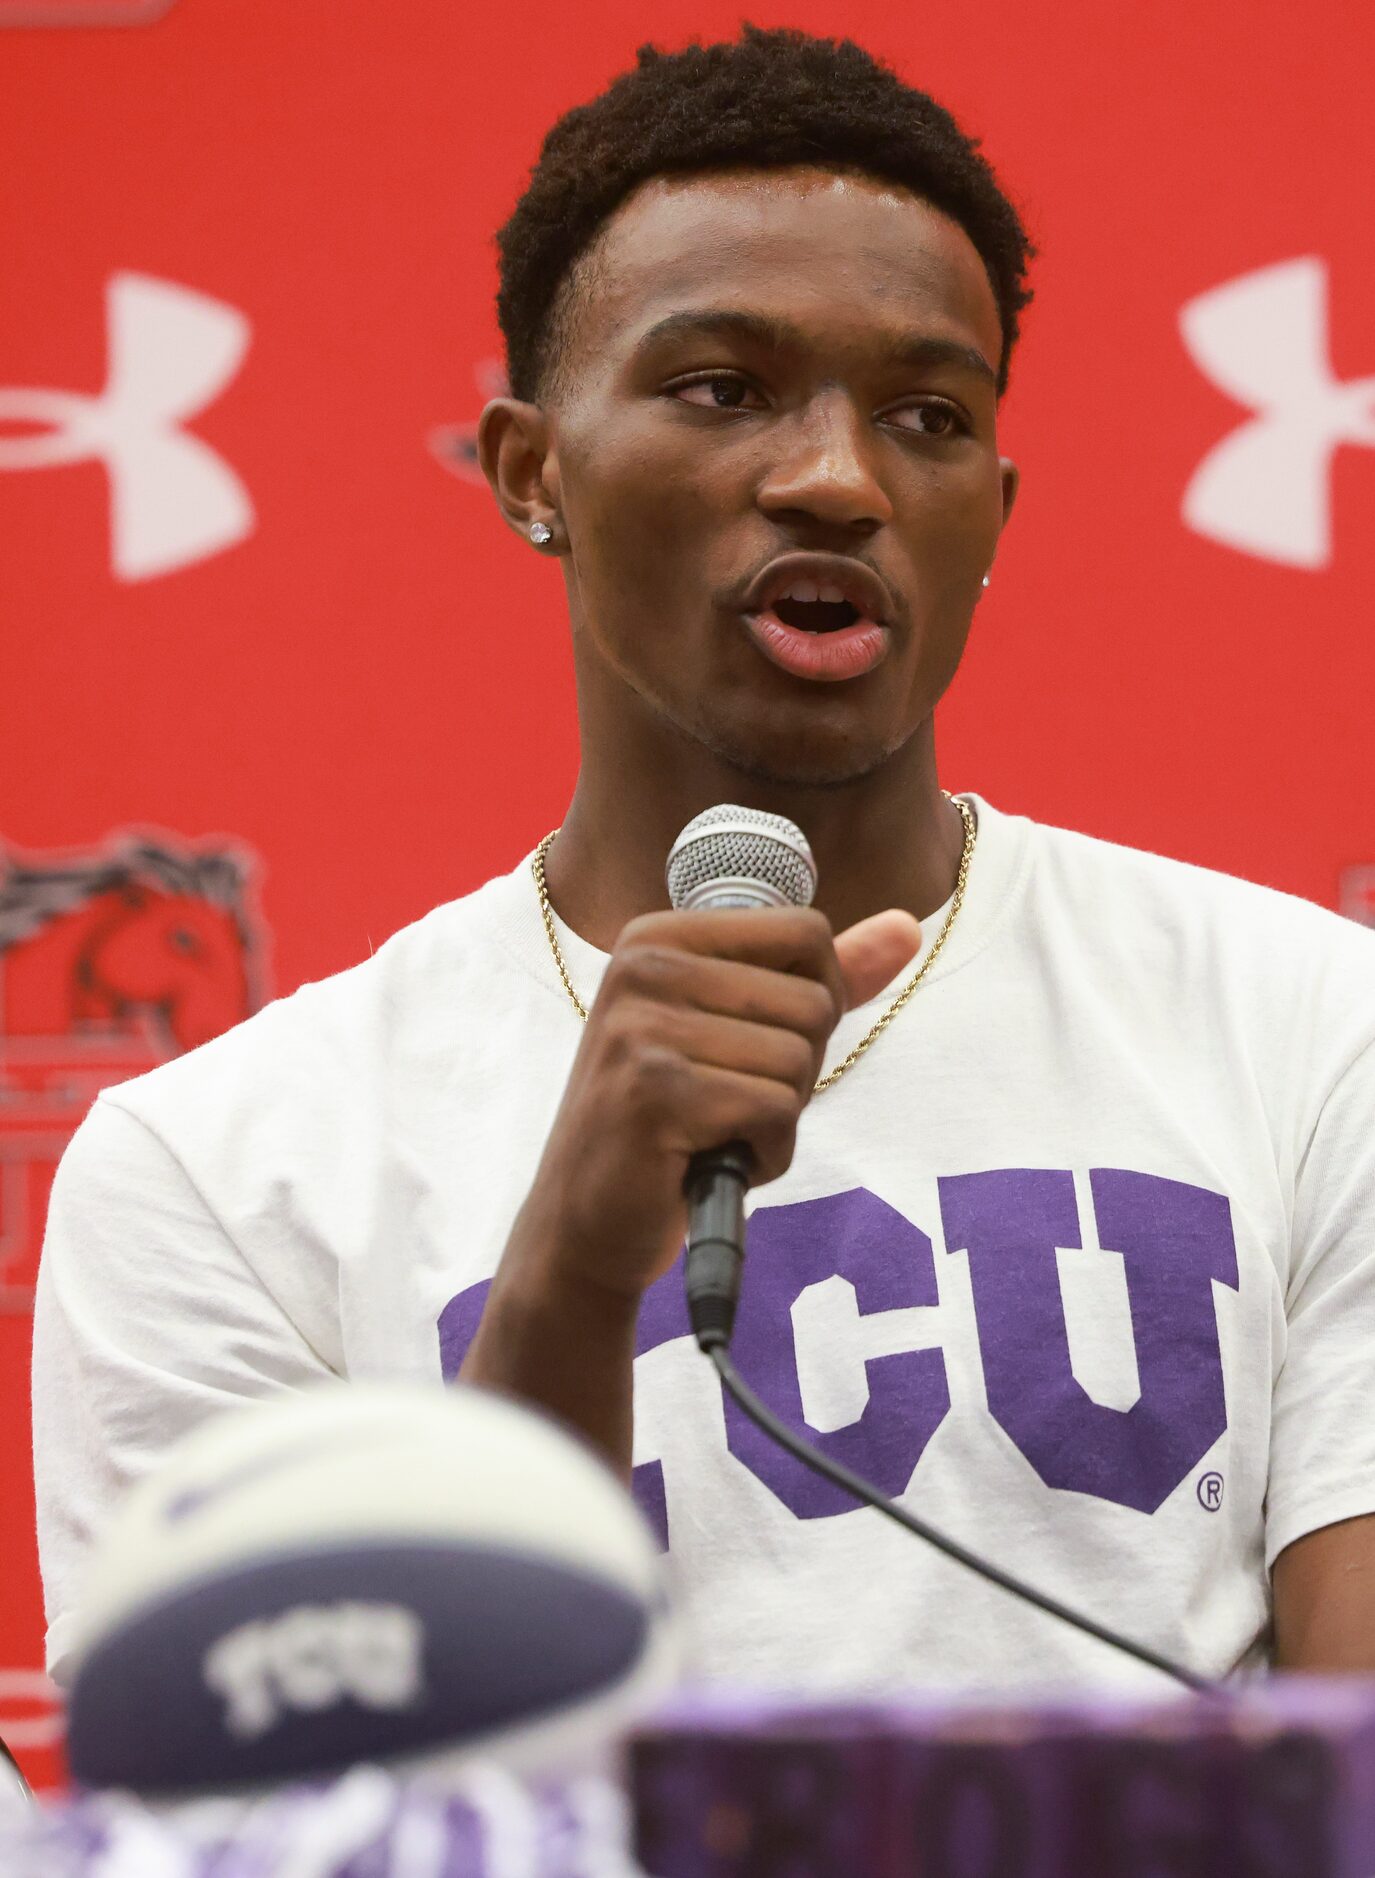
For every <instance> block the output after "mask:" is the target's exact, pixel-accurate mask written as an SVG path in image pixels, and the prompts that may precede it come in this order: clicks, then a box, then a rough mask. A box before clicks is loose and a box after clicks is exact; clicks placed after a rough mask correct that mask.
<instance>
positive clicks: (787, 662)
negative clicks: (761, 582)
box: [745, 611, 888, 685]
mask: <svg viewBox="0 0 1375 1878" xmlns="http://www.w3.org/2000/svg"><path fill="white" fill-rule="evenodd" d="M745 625H746V626H747V627H748V629H749V635H750V638H751V639H753V641H754V643H755V644H756V645H757V646H758V648H759V650H760V651H761V652H762V653H763V654H764V657H765V658H766V659H768V660H769V661H770V663H771V664H774V665H777V666H778V667H779V668H780V669H781V670H783V671H785V672H791V673H792V675H793V677H794V678H810V679H811V680H813V682H814V683H820V684H823V685H824V684H832V685H834V684H839V683H840V682H841V681H842V680H843V679H846V678H862V677H863V676H864V674H865V672H872V671H873V669H874V667H875V666H876V665H878V664H881V663H882V661H883V660H884V659H885V658H886V657H887V655H888V628H887V627H886V626H879V625H877V624H876V623H875V622H874V621H873V620H871V619H861V620H856V621H855V623H854V625H853V626H842V627H840V628H839V630H838V631H836V632H833V633H808V632H803V631H802V630H801V628H800V627H797V626H788V625H785V623H784V622H783V621H782V620H781V619H779V617H778V615H777V614H776V613H774V612H772V611H770V612H765V613H747V614H746V615H745Z"/></svg>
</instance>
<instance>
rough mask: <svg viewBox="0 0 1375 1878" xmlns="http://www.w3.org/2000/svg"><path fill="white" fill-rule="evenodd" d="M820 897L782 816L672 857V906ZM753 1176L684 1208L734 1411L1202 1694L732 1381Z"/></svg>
mask: <svg viewBox="0 0 1375 1878" xmlns="http://www.w3.org/2000/svg"><path fill="white" fill-rule="evenodd" d="M815 892H816V862H815V861H814V860H813V858H812V851H811V849H810V848H809V847H808V846H807V841H806V837H805V836H804V835H803V833H802V830H801V829H800V828H798V827H797V826H796V825H795V824H794V823H792V822H790V821H788V820H787V819H786V818H785V817H784V816H782V815H765V814H763V813H762V812H761V811H760V810H758V809H742V808H737V807H735V806H734V805H733V804H730V803H723V804H721V806H720V807H718V808H714V809H707V810H706V811H705V812H704V813H703V814H701V815H698V816H696V817H694V819H693V820H692V821H690V822H689V823H688V825H687V827H686V828H685V829H684V830H683V832H682V834H681V835H679V837H678V839H677V840H676V841H675V842H674V844H673V846H672V847H671V848H670V849H669V855H668V897H669V899H670V900H671V901H672V902H673V905H674V906H675V907H677V908H680V909H687V908H692V909H696V908H698V907H717V908H730V907H738V906H741V907H759V906H810V905H811V903H812V897H813V895H814V894H815ZM753 1177H754V1155H753V1153H752V1152H751V1150H750V1147H749V1144H748V1143H747V1142H744V1141H728V1142H725V1143H723V1145H722V1146H721V1147H719V1148H710V1149H708V1150H706V1151H705V1152H704V1153H700V1154H694V1155H693V1157H692V1159H691V1160H690V1161H689V1163H688V1171H687V1175H686V1177H685V1179H684V1181H683V1191H684V1193H685V1194H686V1195H687V1200H688V1245H687V1258H686V1261H685V1272H684V1277H685V1284H686V1290H687V1306H688V1319H689V1321H690V1323H691V1325H692V1331H693V1335H694V1336H695V1337H696V1339H697V1347H698V1348H699V1349H700V1350H702V1351H703V1352H704V1354H705V1355H706V1357H707V1358H708V1360H709V1361H710V1362H711V1364H712V1365H713V1367H714V1368H715V1370H716V1372H717V1374H718V1375H719V1376H720V1378H721V1383H722V1386H723V1387H724V1388H725V1389H726V1391H727V1392H728V1393H729V1394H730V1396H731V1397H732V1398H733V1399H734V1401H735V1403H736V1405H737V1407H739V1408H740V1409H741V1410H742V1411H743V1413H744V1414H745V1415H746V1416H747V1417H748V1418H749V1420H750V1421H752V1422H753V1423H754V1424H755V1426H756V1427H757V1428H759V1429H761V1430H762V1431H763V1432H764V1433H765V1434H766V1435H768V1437H769V1438H770V1440H772V1441H775V1442H777V1444H778V1446H779V1447H781V1448H784V1449H785V1450H786V1451H787V1452H788V1453H789V1454H791V1455H792V1456H793V1458H794V1459H795V1460H798V1461H800V1462H801V1463H802V1465H803V1466H804V1467H809V1468H811V1470H812V1471H813V1473H816V1474H820V1475H821V1476H822V1478H823V1479H825V1480H828V1481H830V1482H831V1483H832V1485H834V1486H838V1487H841V1488H843V1489H844V1491H845V1492H846V1493H848V1494H851V1495H853V1497H854V1499H855V1500H856V1501H858V1502H859V1504H860V1505H862V1506H871V1507H873V1508H874V1509H875V1510H876V1511H877V1512H880V1513H883V1514H884V1515H885V1516H886V1517H887V1518H889V1519H891V1520H893V1521H894V1522H895V1523H896V1524H897V1525H899V1526H902V1527H904V1528H905V1529H906V1530H907V1531H908V1532H910V1533H911V1534H912V1535H913V1537H914V1538H917V1539H924V1540H925V1541H926V1543H927V1544H928V1545H932V1546H935V1548H936V1550H937V1551H939V1552H944V1553H945V1555H946V1557H947V1558H953V1559H955V1560H956V1561H957V1562H958V1563H959V1564H961V1565H965V1566H968V1568H969V1570H970V1571H973V1572H977V1573H978V1574H979V1576H980V1577H981V1578H986V1579H988V1580H989V1581H990V1583H992V1584H995V1585H1000V1586H1001V1587H1002V1589H1003V1590H1004V1591H1010V1592H1011V1593H1012V1595H1013V1596H1014V1597H1018V1598H1022V1599H1024V1600H1025V1601H1026V1602H1027V1603H1028V1604H1033V1605H1035V1606H1036V1608H1037V1609H1038V1610H1042V1611H1045V1612H1046V1613H1047V1615H1049V1616H1051V1617H1058V1618H1059V1619H1060V1621H1061V1622H1062V1623H1066V1624H1070V1625H1072V1626H1073V1627H1074V1628H1075V1629H1076V1630H1081V1631H1083V1632H1084V1633H1085V1634H1086V1635H1087V1636H1090V1637H1096V1638H1097V1639H1098V1641H1099V1642H1100V1643H1106V1644H1108V1645H1109V1646H1110V1647H1111V1648H1112V1649H1114V1650H1120V1651H1122V1652H1123V1653H1124V1654H1125V1655H1127V1656H1131V1657H1135V1659H1136V1660H1137V1661H1138V1662H1140V1663H1149V1664H1150V1666H1151V1667H1152V1668H1153V1669H1158V1670H1161V1671H1163V1672H1164V1674H1165V1675H1167V1676H1172V1677H1174V1679H1175V1680H1176V1681H1177V1682H1182V1683H1183V1684H1184V1685H1185V1687H1186V1688H1190V1689H1200V1690H1202V1689H1208V1688H1210V1687H1211V1684H1210V1683H1209V1682H1208V1680H1207V1678H1206V1677H1203V1676H1200V1675H1198V1674H1196V1673H1195V1672H1194V1671H1193V1670H1191V1669H1188V1668H1186V1667H1185V1666H1184V1665H1183V1664H1182V1663H1176V1662H1174V1661H1172V1660H1171V1658H1169V1657H1167V1656H1163V1655H1162V1654H1161V1653H1160V1652H1159V1651H1158V1650H1152V1649H1150V1648H1148V1647H1147V1646H1146V1645H1145V1644H1140V1643H1136V1642H1134V1641H1133V1640H1132V1639H1131V1638H1130V1637H1124V1636H1122V1635H1121V1634H1120V1633H1119V1632H1118V1631H1115V1630H1111V1629H1109V1627H1108V1626H1107V1625H1106V1624H1100V1623H1098V1622H1097V1620H1096V1619H1094V1618H1092V1617H1085V1616H1084V1615H1082V1614H1081V1613H1080V1612H1079V1611H1076V1610H1073V1609H1071V1607H1070V1606H1069V1605H1067V1604H1062V1603H1060V1601H1059V1599H1058V1598H1052V1597H1049V1596H1047V1595H1046V1593H1045V1592H1043V1591H1038V1590H1037V1589H1036V1588H1035V1586H1033V1585H1029V1584H1025V1583H1024V1582H1023V1581H1022V1580H1021V1579H1020V1578H1015V1577H1014V1576H1013V1575H1012V1573H1011V1572H1006V1571H1003V1570H1002V1569H1001V1567H999V1566H997V1565H992V1564H990V1563H989V1561H988V1560H987V1559H984V1558H981V1557H980V1556H979V1555H978V1553H977V1552H971V1551H970V1550H969V1548H968V1547H967V1546H963V1545H961V1544H960V1543H959V1542H958V1541H957V1540H955V1539H950V1538H947V1537H946V1535H945V1534H944V1533H943V1532H939V1531H937V1529H936V1528H935V1527H934V1526H930V1525H928V1524H927V1523H926V1521H925V1520H924V1519H919V1518H918V1517H917V1515H916V1514H915V1513H910V1512H909V1511H908V1510H907V1508H906V1507H905V1506H902V1505H899V1503H898V1502H897V1501H895V1500H890V1499H889V1498H888V1497H887V1495H886V1494H884V1493H881V1492H880V1491H879V1489H878V1488H877V1487H875V1486H872V1485H871V1484H870V1483H869V1482H868V1481H867V1480H865V1479H863V1478H862V1477H861V1476H860V1475H859V1474H856V1473H854V1472H853V1471H852V1470H851V1469H850V1468H848V1467H846V1466H844V1465H843V1463H841V1462H840V1461H837V1460H833V1459H832V1458H831V1456H830V1455H828V1454H826V1453H824V1452H823V1451H822V1450H821V1449H820V1448H817V1447H814V1446H813V1445H812V1443H811V1442H810V1441H806V1440H804V1439H803V1438H802V1436H801V1435H798V1434H796V1433H794V1431H793V1430H792V1429H791V1428H789V1426H788V1425H787V1423H786V1422H784V1421H782V1420H781V1419H780V1418H779V1417H778V1416H777V1415H775V1414H774V1412H773V1410H772V1409H770V1408H769V1407H768V1405H767V1404H766V1403H764V1402H762V1401H761V1400H760V1399H759V1397H758V1396H757V1395H756V1394H755V1393H754V1391H753V1390H752V1389H751V1388H750V1387H749V1385H748V1384H747V1383H746V1382H745V1380H744V1378H743V1377H742V1376H741V1375H740V1374H739V1373H738V1372H737V1370H736V1368H735V1365H734V1364H733V1363H732V1361H731V1357H730V1338H731V1331H732V1330H733V1329H734V1327H735V1305H736V1300H737V1298H738V1297H739V1295H740V1273H741V1268H742V1266H743V1265H744V1262H745V1190H746V1188H747V1187H748V1186H749V1184H750V1181H751V1180H752V1179H753Z"/></svg>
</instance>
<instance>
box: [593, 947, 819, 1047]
mask: <svg viewBox="0 0 1375 1878" xmlns="http://www.w3.org/2000/svg"><path fill="white" fill-rule="evenodd" d="M617 976H618V978H619V979H620V981H621V987H622V989H623V990H628V991H633V992H634V993H635V994H636V995H637V996H638V997H640V998H644V999H647V1000H650V1001H651V1002H655V1003H662V1004H664V1005H665V1006H669V1005H674V1006H686V1007H689V1008H691V1009H693V1010H697V1011H704V1012H708V1013H710V1014H711V1015H713V1016H716V1017H735V1018H739V1019H741V1020H742V1021H744V1022H746V1023H751V1024H772V1025H775V1026H776V1027H778V1028H779V1029H782V1030H795V1031H797V1032H799V1033H800V1034H801V1035H802V1036H804V1037H808V1038H810V1039H812V1040H813V1041H814V1042H815V1043H816V1044H817V1045H818V1046H824V1044H825V1042H826V1039H827V1038H828V1037H829V1036H830V1034H831V1032H832V1030H833V1029H834V1028H835V1022H836V1018H837V1017H838V1016H839V1014H840V1005H839V1003H838V1001H837V993H836V992H833V991H832V990H831V988H830V987H829V986H828V985H824V984H820V983H818V982H817V980H816V979H814V978H806V977H799V976H798V975H797V974H796V973H794V972H784V971H772V970H770V969H769V968H768V967H767V966H764V965H742V964H741V963H740V962H739V961H738V960H736V959H716V958H709V957H707V956H706V955H705V954H703V953H700V952H680V951H677V950H676V949H673V948H670V947H668V946H661V945H641V946H636V947H635V948H634V949H633V950H631V951H628V952H626V953H625V954H624V955H623V957H622V958H621V959H620V961H619V962H618V970H617ZM839 985H840V969H839V967H838V966H837V967H836V986H837V991H838V989H839Z"/></svg>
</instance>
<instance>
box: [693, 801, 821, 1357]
mask: <svg viewBox="0 0 1375 1878" xmlns="http://www.w3.org/2000/svg"><path fill="white" fill-rule="evenodd" d="M667 871H668V897H669V899H670V901H671V902H672V903H673V905H674V906H675V907H677V908H678V909H679V910H680V911H684V912H689V911H691V912H696V911H698V910H700V909H702V908H704V907H705V908H711V909H713V910H714V911H718V912H728V911H731V910H732V909H734V908H736V907H749V908H755V907H768V906H810V905H811V903H812V897H813V895H814V894H815V893H816V862H815V861H814V860H813V859H812V851H811V849H810V848H809V847H808V846H807V838H806V836H805V835H804V834H803V833H802V830H801V829H800V828H799V827H798V826H797V824H796V823H795V822H790V821H788V819H787V818H786V817H785V816H782V815H767V814H765V813H764V811H763V810H762V809H743V808H738V807H736V806H735V805H734V804H732V803H729V802H723V803H721V804H720V805H719V806H718V807H716V808H714V809H706V810H705V811H704V812H703V813H702V814H701V815H696V816H694V817H693V819H692V820H691V821H690V822H689V823H688V825H687V827H686V828H685V829H684V830H683V832H682V834H681V835H679V837H678V839H677V840H676V841H675V842H674V844H673V846H672V847H671V848H670V849H669V855H668V870H667ZM753 1177H754V1155H753V1153H752V1152H751V1150H750V1147H749V1144H748V1143H747V1142H744V1141H727V1142H725V1143H723V1144H722V1146H721V1147H719V1148H710V1149H707V1150H706V1151H704V1152H703V1153H701V1154H694V1155H693V1157H692V1160H691V1161H690V1163H689V1164H688V1171H687V1177H686V1179H685V1180H684V1182H683V1191H684V1193H685V1194H686V1195H687V1201H688V1241H687V1260H686V1282H687V1304H688V1316H689V1318H690V1320H691V1323H692V1329H693V1334H694V1335H695V1336H696V1338H697V1342H698V1344H699V1346H700V1347H701V1348H702V1349H703V1350H711V1349H713V1348H714V1347H716V1346H717V1345H720V1346H723V1347H724V1346H725V1345H726V1344H728V1343H729V1342H730V1334H731V1329H732V1326H733V1325H734V1322H735V1303H736V1299H737V1298H738V1297H739V1295H740V1272H741V1267H742V1265H743V1263H744V1258H745V1190H746V1188H747V1187H748V1186H749V1184H750V1181H751V1180H752V1179H753Z"/></svg>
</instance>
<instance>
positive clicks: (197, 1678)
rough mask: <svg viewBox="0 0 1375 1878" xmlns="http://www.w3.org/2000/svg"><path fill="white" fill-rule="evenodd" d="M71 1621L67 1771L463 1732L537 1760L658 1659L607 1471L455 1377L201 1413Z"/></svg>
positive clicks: (616, 1700)
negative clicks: (442, 1383) (433, 1384)
mask: <svg viewBox="0 0 1375 1878" xmlns="http://www.w3.org/2000/svg"><path fill="white" fill-rule="evenodd" d="M76 1632H77V1638H76V1648H75V1664H74V1667H75V1675H74V1680H73V1684H72V1690H71V1701H70V1707H69V1716H68V1724H69V1737H68V1751H69V1756H70V1761H71V1767H72V1772H73V1774H74V1775H75V1777H76V1779H77V1780H78V1781H80V1782H81V1783H82V1784H83V1785H86V1786H118V1787H124V1788H129V1789H132V1790H133V1791H136V1792H144V1793H150V1794H158V1793H165V1794H168V1795H173V1794H179V1793H187V1792H196V1791H202V1790H206V1789H220V1788H224V1787H225V1786H229V1785H234V1786H260V1785H265V1784H275V1783H277V1782H280V1781H284V1780H291V1779H297V1778H301V1777H305V1776H308V1775H311V1774H316V1773H322V1772H325V1771H327V1770H330V1769H337V1768H340V1767H345V1766H349V1765H352V1764H353V1763H355V1762H358V1761H372V1762H378V1761H386V1762H399V1763H403V1764H406V1765H415V1764H422V1765H431V1766H433V1765H436V1764H447V1762H448V1761H449V1760H451V1759H453V1758H455V1757H457V1758H459V1759H462V1758H465V1757H467V1756H469V1755H472V1754H474V1753H481V1754H482V1755H483V1756H484V1757H489V1756H496V1757H497V1758H500V1759H503V1760H505V1761H506V1763H507V1764H508V1765H511V1766H514V1767H516V1768H518V1769H520V1770H522V1771H527V1772H530V1771H543V1770H549V1771H553V1770H555V1769H557V1768H562V1767H564V1766H566V1765H568V1764H570V1763H571V1762H573V1761H576V1760H578V1759H581V1758H582V1757H583V1756H584V1755H585V1754H589V1753H593V1752H595V1750H597V1749H598V1748H601V1747H604V1746H605V1744H606V1742H607V1741H608V1740H609V1739H610V1738H611V1737H612V1736H613V1735H614V1734H616V1733H618V1732H619V1731H620V1730H621V1729H623V1728H624V1727H626V1726H627V1725H628V1724H629V1723H630V1721H631V1720H633V1719H634V1718H635V1717H636V1716H637V1715H638V1714H640V1713H642V1712H643V1710H644V1709H645V1707H646V1706H648V1704H649V1702H650V1701H652V1700H653V1699H654V1698H655V1697H656V1696H658V1695H660V1694H661V1693H662V1692H663V1691H664V1690H665V1689H666V1688H667V1687H668V1685H669V1683H670V1681H671V1679H672V1675H673V1668H674V1662H675V1650H674V1642H673V1633H672V1625H671V1623H670V1621H669V1616H668V1608H667V1600H666V1595H665V1579H664V1573H663V1565H662V1559H661V1557H660V1554H659V1551H658V1547H657V1544H656V1541H655V1539H654V1536H653V1534H652V1533H651V1531H650V1529H649V1527H648V1525H647V1524H646V1522H645V1521H644V1519H643V1518H642V1517H641V1515H640V1513H639V1511H638V1509H637V1508H636V1507H635V1505H634V1502H633V1501H632V1500H631V1498H630V1496H629V1494H628V1493H627V1492H626V1491H625V1489H624V1488H623V1487H622V1485H621V1484H620V1482H619V1481H618V1480H617V1479H616V1478H615V1477H614V1475H613V1474H612V1473H611V1471H610V1469H609V1468H607V1467H606V1466H604V1465H603V1464H602V1462H601V1461H600V1460H599V1459H598V1458H597V1457H596V1456H595V1455H594V1454H593V1453H592V1452H591V1450H590V1449H589V1448H587V1447H585V1446H584V1445H583V1444H582V1443H581V1442H580V1441H578V1440H577V1439H575V1438H574V1437H573V1436H572V1435H570V1434H568V1433H567V1432H565V1431H564V1430H563V1429H562V1428H561V1427H559V1426H558V1425H556V1424H555V1423H554V1422H553V1421H551V1420H549V1419H547V1418H545V1417H544V1416H542V1415H539V1414H536V1413H535V1412H533V1411H531V1410H529V1409H526V1408H522V1407H519V1406H517V1405H516V1404H515V1403H514V1402H511V1401H510V1400H508V1399H506V1398H504V1397H499V1396H495V1395H492V1394H489V1393H487V1392H486V1391H484V1390H479V1389H470V1388H463V1387H451V1388H447V1389H438V1388H425V1387H423V1386H407V1385H392V1384H387V1385H383V1384H362V1383H355V1384H343V1383H339V1384H332V1385H329V1386H326V1387H324V1388H319V1389H312V1390H307V1391H303V1392H301V1393H299V1394H296V1395H292V1396H288V1397H282V1398H278V1399H275V1400H272V1401H269V1402H264V1403H252V1404H246V1405H245V1406H244V1407H242V1408H239V1409H235V1410H234V1411H232V1412H231V1413H229V1414H227V1415H224V1416H221V1417H218V1418H216V1419H215V1420H213V1421H211V1422H208V1423H206V1425H205V1426H204V1427H203V1428H200V1429H198V1430H197V1431H196V1432H195V1433H194V1434H192V1435H190V1436H188V1437H187V1438H186V1439H185V1440H184V1441H183V1442H181V1443H179V1444H178V1446H177V1447H176V1448H175V1449H174V1450H173V1452H172V1453H171V1454H170V1455H169V1456H168V1458H167V1460H166V1462H165V1463H164V1465H162V1466H161V1467H160V1468H159V1469H158V1470H157V1472H156V1473H155V1474H153V1475H151V1476H150V1477H149V1478H148V1479H147V1480H145V1481H143V1482H141V1483H140V1484H139V1485H138V1486H137V1487H135V1488H134V1489H133V1491H132V1492H131V1493H130V1494H129V1496H128V1498H127V1499H126V1501H125V1502H124V1504H123V1506H122V1507H121V1509H120V1511H119V1512H118V1514H117V1515H116V1516H115V1518H114V1519H113V1520H112V1522H111V1524H110V1527H109V1528H108V1530H107V1532H106V1534H105V1536H104V1539H103V1541H102V1543H101V1544H100V1545H99V1546H98V1548H97V1549H96V1552H95V1554H94V1556H93V1557H92V1560H91V1563H90V1569H89V1575H88V1579H87V1591H86V1596H85V1598H84V1600H83V1602H82V1603H81V1605H80V1608H79V1610H78V1613H77V1621H76Z"/></svg>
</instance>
